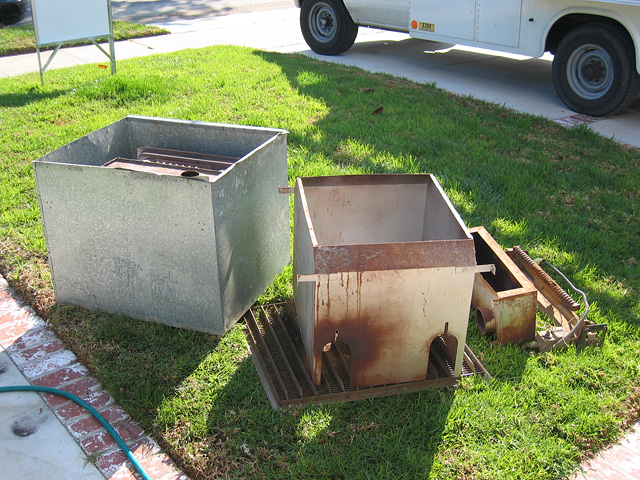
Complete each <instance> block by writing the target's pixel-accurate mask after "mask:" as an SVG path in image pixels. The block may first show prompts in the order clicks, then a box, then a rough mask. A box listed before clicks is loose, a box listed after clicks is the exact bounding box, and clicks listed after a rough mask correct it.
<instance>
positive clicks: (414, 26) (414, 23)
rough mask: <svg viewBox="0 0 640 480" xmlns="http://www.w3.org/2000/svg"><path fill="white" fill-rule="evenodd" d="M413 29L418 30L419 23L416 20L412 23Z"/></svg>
mask: <svg viewBox="0 0 640 480" xmlns="http://www.w3.org/2000/svg"><path fill="white" fill-rule="evenodd" d="M411 28H413V29H414V30H415V29H416V28H418V22H416V21H415V20H412V21H411Z"/></svg>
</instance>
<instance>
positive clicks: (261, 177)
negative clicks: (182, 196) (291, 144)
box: [211, 134, 291, 331]
mask: <svg viewBox="0 0 640 480" xmlns="http://www.w3.org/2000/svg"><path fill="white" fill-rule="evenodd" d="M287 181H288V179H287V143H286V135H284V134H278V135H275V136H273V135H272V136H271V138H270V139H269V140H267V141H265V142H264V143H263V144H262V145H261V146H260V147H259V148H256V149H255V150H254V151H253V152H251V154H250V155H248V156H245V157H244V158H242V159H240V160H239V161H238V162H236V163H235V164H234V165H233V166H232V167H230V168H229V169H228V170H226V171H225V172H224V173H223V174H222V175H221V176H220V177H218V179H217V180H216V181H215V183H213V184H212V185H213V188H212V191H211V193H212V205H213V213H214V218H215V222H216V228H215V232H216V242H215V243H216V250H215V251H216V252H217V257H218V262H217V270H218V275H219V285H220V294H221V296H222V304H223V312H222V315H223V318H224V319H225V325H224V327H225V331H226V330H228V329H229V328H230V327H231V326H232V325H233V324H234V323H235V322H236V321H237V320H238V319H239V318H240V317H241V316H242V315H243V314H244V312H245V311H246V310H247V309H248V308H249V307H250V306H251V305H252V304H253V303H254V302H255V301H256V300H257V299H258V297H259V296H260V295H262V293H263V292H264V291H265V289H266V288H267V287H268V286H269V284H270V283H271V282H272V281H273V279H274V277H275V275H277V274H278V273H280V272H281V271H282V268H283V267H284V266H285V265H287V264H288V263H289V262H290V260H291V240H290V231H291V227H290V224H289V199H288V197H287V196H285V195H281V194H280V193H279V191H278V187H279V186H286V185H287Z"/></svg>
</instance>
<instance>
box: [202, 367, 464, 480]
mask: <svg viewBox="0 0 640 480" xmlns="http://www.w3.org/2000/svg"><path fill="white" fill-rule="evenodd" d="M454 399H455V389H454V388H440V389H428V390H423V391H420V392H415V393H405V394H401V395H396V396H391V397H384V398H377V399H369V400H361V401H358V402H351V403H335V404H324V405H316V404H313V403H311V404H307V405H304V406H293V407H285V408H283V409H281V410H273V409H272V407H271V405H270V404H269V401H268V399H267V396H266V394H265V392H264V391H262V386H261V384H260V379H259V377H258V375H257V373H256V371H255V368H254V366H253V363H252V361H251V359H249V358H247V359H245V360H244V361H242V363H241V364H240V365H239V366H238V369H237V370H236V372H235V373H234V375H233V376H232V377H231V378H230V379H229V381H228V382H227V384H226V386H225V387H224V388H223V389H222V390H221V392H220V394H219V395H218V396H217V398H216V401H215V403H214V404H213V405H212V408H211V411H210V413H209V419H208V427H209V434H210V435H211V436H212V437H217V438H219V439H222V440H223V444H224V452H223V455H221V456H220V458H222V457H223V458H225V461H226V462H228V464H227V465H226V467H225V468H224V470H223V472H221V473H224V476H225V478H244V477H245V476H255V477H257V478H314V479H315V478H318V479H347V478H426V477H428V475H429V471H430V470H431V468H432V466H433V463H434V456H435V454H436V452H437V451H438V447H439V445H440V442H441V439H442V435H443V432H444V429H445V423H446V419H447V416H448V414H449V410H450V408H451V406H452V404H453V402H454Z"/></svg>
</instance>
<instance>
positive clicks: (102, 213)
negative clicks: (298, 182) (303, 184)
mask: <svg viewBox="0 0 640 480" xmlns="http://www.w3.org/2000/svg"><path fill="white" fill-rule="evenodd" d="M140 146H150V147H159V148H166V149H173V150H187V151H193V152H197V153H215V154H218V155H225V156H231V157H237V158H239V160H238V161H237V162H236V163H235V164H234V165H233V166H231V167H230V168H228V169H227V170H225V171H224V172H223V173H222V174H221V175H219V176H217V177H216V176H211V177H209V176H206V175H200V176H196V177H181V176H175V175H168V174H157V173H154V172H148V171H146V172H145V171H131V170H122V169H118V168H109V167H104V166H103V164H104V163H106V162H108V161H110V160H112V159H113V158H114V157H123V158H136V152H137V149H138V148H139V147H140ZM34 172H35V177H36V182H37V189H38V196H39V199H40V206H41V212H42V219H43V223H44V229H45V237H46V241H47V249H48V253H49V261H50V264H51V268H52V272H53V282H54V289H55V293H56V300H57V301H58V302H59V303H68V304H77V305H81V306H85V307H88V308H95V309H99V310H104V311H108V312H114V313H122V314H126V315H129V316H132V317H135V318H141V319H144V320H153V321H158V322H161V323H165V324H168V325H173V326H176V327H182V328H190V329H194V330H199V331H203V332H208V333H213V334H218V335H221V334H224V333H225V332H226V331H227V330H228V329H229V328H230V327H231V325H233V323H234V322H235V321H236V320H237V319H239V318H240V317H241V316H242V314H243V313H244V311H245V310H246V309H247V308H249V306H250V305H251V304H253V303H254V302H255V300H256V299H257V298H258V297H259V296H260V295H261V294H262V292H263V291H264V289H265V288H266V287H267V286H268V284H269V283H270V282H271V281H272V280H273V278H274V277H275V276H276V275H277V274H279V273H280V272H281V271H282V268H283V267H284V266H285V265H286V264H287V263H288V262H289V259H290V258H289V256H290V253H289V252H290V240H289V217H288V213H289V208H288V202H287V199H286V198H284V197H282V196H281V195H279V194H278V187H280V186H283V185H286V182H287V163H286V132H285V131H283V130H274V129H265V128H255V127H242V126H232V125H220V124H212V123H203V122H189V121H177V120H165V119H157V118H147V117H126V118H125V119H122V120H120V121H118V122H115V123H114V124H112V125H109V126H107V127H104V128H102V129H100V130H97V131H96V132H93V133H91V134H89V135H87V136H85V137H82V138H81V139H78V140H76V141H75V142H72V143H70V144H68V145H66V146H64V147H62V148H60V149H58V150H56V151H54V152H51V153H50V154H48V155H45V156H44V157H42V158H40V159H38V160H36V161H35V162H34Z"/></svg>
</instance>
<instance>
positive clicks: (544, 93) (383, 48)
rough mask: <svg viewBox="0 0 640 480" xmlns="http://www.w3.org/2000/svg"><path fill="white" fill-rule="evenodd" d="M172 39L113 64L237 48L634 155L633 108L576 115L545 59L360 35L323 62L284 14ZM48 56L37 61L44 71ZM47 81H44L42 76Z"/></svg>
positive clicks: (66, 52)
mask: <svg viewBox="0 0 640 480" xmlns="http://www.w3.org/2000/svg"><path fill="white" fill-rule="evenodd" d="M157 25H158V26H161V27H164V28H166V29H167V30H169V31H170V32H171V35H163V36H158V37H149V38H143V39H136V40H127V41H122V42H117V43H116V58H117V60H122V59H125V58H131V57H139V56H144V55H151V54H155V53H168V52H174V51H177V50H182V49H185V48H199V47H205V46H211V45H241V46H247V47H252V48H258V49H263V50H269V51H274V52H282V53H292V52H295V53H301V54H303V55H308V56H310V57H313V58H317V59H322V60H325V61H329V62H334V63H339V64H343V65H354V66H358V67H360V68H363V69H365V70H368V71H372V72H384V73H389V74H392V75H397V76H401V77H405V78H407V79H409V80H413V81H416V82H424V83H435V84H436V86H438V87H440V88H443V89H445V90H448V91H450V92H453V93H457V94H460V95H465V96H466V95H469V96H472V97H475V98H478V99H482V100H486V101H489V102H493V103H496V104H499V105H504V106H506V107H508V108H511V109H513V110H516V111H518V112H523V113H531V114H534V115H541V116H544V117H546V118H549V119H551V120H554V121H556V122H558V123H560V124H563V125H566V126H571V125H576V124H580V123H586V124H589V125H590V126H591V128H592V129H593V130H595V131H596V132H598V133H600V134H602V135H604V136H606V137H614V138H615V140H616V141H618V142H620V143H623V144H628V145H631V146H634V147H638V148H640V128H639V125H640V102H636V103H635V104H634V105H632V107H631V108H629V109H628V110H627V111H625V112H623V113H620V114H617V115H615V116H612V117H607V118H595V117H589V116H586V115H579V114H576V113H575V112H572V111H571V110H569V109H567V108H566V107H565V106H564V105H563V104H562V102H561V101H560V99H559V98H558V97H557V95H556V93H555V90H554V88H553V84H552V80H551V61H550V60H551V58H546V57H543V58H542V59H535V58H528V57H522V56H518V55H506V54H501V53H499V52H491V51H488V50H481V49H473V48H467V47H462V46H457V45H452V44H444V43H436V42H425V41H421V40H415V39H412V38H410V37H409V36H408V35H406V34H402V33H395V32H385V31H382V30H375V29H369V28H360V32H359V34H358V38H357V40H356V44H355V45H354V46H353V47H352V48H351V49H350V50H349V51H347V52H346V53H345V54H343V55H340V56H336V57H330V56H322V55H318V54H316V53H314V52H312V51H311V50H310V49H309V47H308V46H307V45H306V43H304V40H303V38H302V34H301V33H300V27H299V10H298V9H296V8H290V9H285V10H272V11H263V12H255V13H247V14H240V15H228V16H222V17H214V18H210V19H203V20H189V21H174V22H167V23H159V24H157ZM48 55H50V53H49V52H45V53H44V54H43V55H42V58H43V63H44V62H45V61H46V59H47V58H48ZM83 63H103V64H107V63H108V59H107V58H106V57H105V56H104V55H103V54H102V53H101V52H100V51H99V50H98V49H97V48H96V47H94V46H93V45H90V46H85V47H70V48H64V49H61V50H60V51H59V52H58V54H57V55H56V57H55V58H54V59H53V61H52V63H51V65H50V66H49V68H50V69H53V68H61V67H67V66H71V65H77V64H83ZM37 71H38V60H37V56H36V54H28V55H19V56H13V57H4V58H0V76H13V75H18V74H21V73H27V72H37ZM45 81H46V73H45Z"/></svg>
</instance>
